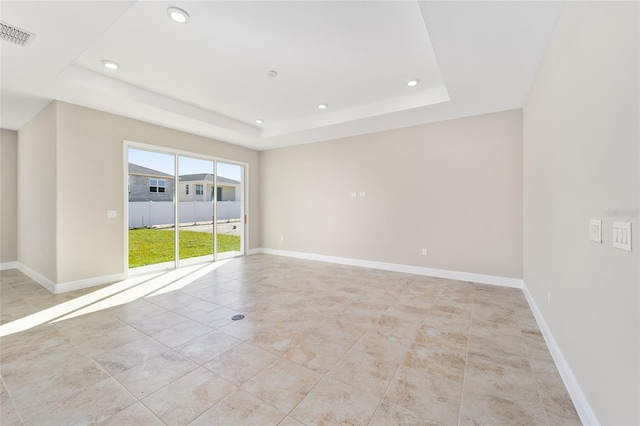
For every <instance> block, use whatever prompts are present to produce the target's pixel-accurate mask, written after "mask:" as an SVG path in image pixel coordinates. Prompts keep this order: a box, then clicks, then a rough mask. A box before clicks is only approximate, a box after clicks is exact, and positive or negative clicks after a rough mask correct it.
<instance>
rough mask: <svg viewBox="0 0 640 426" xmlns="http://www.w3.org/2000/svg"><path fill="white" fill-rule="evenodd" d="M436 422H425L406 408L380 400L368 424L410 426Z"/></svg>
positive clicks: (374, 425) (371, 425) (373, 425)
mask: <svg viewBox="0 0 640 426" xmlns="http://www.w3.org/2000/svg"><path fill="white" fill-rule="evenodd" d="M436 424H437V423H430V422H427V421H426V420H425V419H423V418H421V417H420V416H418V415H417V414H416V413H414V412H412V411H409V410H406V409H404V408H402V407H398V406H397V405H393V404H390V403H389V402H387V401H382V403H381V404H380V406H379V407H378V409H377V410H376V413H375V414H374V415H373V419H371V423H369V425H370V426H411V425H434V426H435V425H436Z"/></svg>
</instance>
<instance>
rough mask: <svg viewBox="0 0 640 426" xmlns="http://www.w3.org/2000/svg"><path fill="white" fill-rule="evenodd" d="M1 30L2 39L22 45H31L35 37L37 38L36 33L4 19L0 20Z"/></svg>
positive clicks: (0, 36)
mask: <svg viewBox="0 0 640 426" xmlns="http://www.w3.org/2000/svg"><path fill="white" fill-rule="evenodd" d="M0 30H1V31H0V38H2V40H5V41H8V42H9V43H13V44H17V45H18V46H22V47H29V45H30V44H31V42H32V41H33V39H34V38H36V35H35V34H33V33H30V32H29V31H25V30H23V29H21V28H18V27H16V26H15V25H10V24H7V23H6V22H2V21H0Z"/></svg>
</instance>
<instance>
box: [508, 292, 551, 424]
mask: <svg viewBox="0 0 640 426" xmlns="http://www.w3.org/2000/svg"><path fill="white" fill-rule="evenodd" d="M520 293H521V295H522V296H523V297H524V292H523V291H522V290H520ZM510 297H511V305H512V306H513V311H514V316H515V317H516V322H517V323H518V329H519V330H520V338H521V339H522V344H523V345H524V350H525V352H526V354H527V363H528V364H529V368H530V369H531V376H532V377H533V382H534V383H535V385H536V393H537V394H538V399H539V400H540V405H541V406H542V412H543V413H544V419H545V422H546V424H547V425H549V416H548V415H547V408H546V407H545V406H544V402H543V400H542V393H541V392H540V386H539V385H538V379H537V377H536V376H537V375H536V373H535V371H534V370H533V366H532V365H531V355H530V353H529V347H528V346H527V342H526V341H525V340H524V335H523V334H522V326H521V325H520V318H518V314H517V310H516V307H515V304H514V303H513V296H511V295H510ZM532 315H533V313H532ZM545 347H546V343H545Z"/></svg>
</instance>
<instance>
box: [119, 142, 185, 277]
mask: <svg viewBox="0 0 640 426" xmlns="http://www.w3.org/2000/svg"><path fill="white" fill-rule="evenodd" d="M174 183H175V158H174V156H173V155H170V154H163V153H159V152H151V151H143V150H138V149H129V155H128V182H127V189H128V194H127V196H128V205H129V209H128V211H129V218H128V219H129V223H128V229H129V231H128V236H129V268H140V267H144V268H146V269H155V268H150V266H154V265H155V266H156V267H157V268H162V269H165V268H172V267H174V265H175V257H176V251H175V226H174V225H175V211H174V207H173V206H174V200H175V198H174V192H175V191H174V189H175V184H174Z"/></svg>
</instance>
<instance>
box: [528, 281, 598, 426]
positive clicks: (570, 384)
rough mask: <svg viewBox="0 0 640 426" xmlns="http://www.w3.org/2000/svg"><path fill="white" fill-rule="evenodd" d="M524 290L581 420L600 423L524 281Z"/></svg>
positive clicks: (586, 422)
mask: <svg viewBox="0 0 640 426" xmlns="http://www.w3.org/2000/svg"><path fill="white" fill-rule="evenodd" d="M522 291H523V292H524V295H525V297H526V298H527V302H529V307H530V308H531V312H533V315H534V316H535V317H536V321H537V322H538V327H540V331H541V332H542V335H543V336H544V340H545V342H547V347H548V348H549V352H551V356H552V357H553V361H554V362H555V364H556V367H557V368H558V371H559V372H560V376H561V377H562V381H563V382H564V385H565V386H566V387H567V391H568V392H569V396H571V400H572V401H573V405H574V406H575V407H576V411H578V415H579V416H580V420H581V421H582V424H584V425H589V426H591V425H593V426H596V425H600V421H598V417H597V416H596V413H595V412H594V411H593V409H592V408H591V404H589V401H588V400H587V397H586V396H585V394H584V392H583V391H582V388H581V387H580V384H579V383H578V379H577V378H576V376H575V375H574V374H573V370H571V367H570V366H569V363H568V362H567V359H566V358H565V357H564V355H563V354H562V351H561V350H560V346H558V342H556V339H555V338H554V337H553V334H552V333H551V329H550V328H549V326H548V325H547V322H546V321H545V320H544V317H543V316H542V312H540V309H538V305H537V304H536V302H535V300H534V299H533V296H532V295H531V293H530V292H529V288H528V287H527V285H526V283H525V282H524V281H523V286H522Z"/></svg>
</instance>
